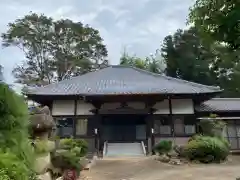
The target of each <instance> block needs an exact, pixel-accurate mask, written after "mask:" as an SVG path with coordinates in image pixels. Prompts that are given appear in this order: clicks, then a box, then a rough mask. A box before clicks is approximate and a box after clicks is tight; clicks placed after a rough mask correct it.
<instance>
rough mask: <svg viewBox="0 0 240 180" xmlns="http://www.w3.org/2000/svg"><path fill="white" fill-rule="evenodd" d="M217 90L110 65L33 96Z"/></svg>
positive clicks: (216, 90) (206, 91)
mask: <svg viewBox="0 0 240 180" xmlns="http://www.w3.org/2000/svg"><path fill="white" fill-rule="evenodd" d="M219 91H221V90H220V88H219V87H214V86H205V85H202V84H197V83H193V82H189V81H185V80H180V79H176V78H172V77H168V76H165V75H160V74H155V73H151V72H148V71H145V70H141V69H138V68H134V67H126V66H120V65H118V66H110V67H107V68H104V69H101V70H98V71H95V72H89V73H87V74H84V75H81V76H77V77H73V78H71V79H69V80H63V81H61V82H58V83H55V84H50V85H47V86H44V87H40V88H36V89H34V90H33V91H31V92H29V94H34V95H86V96H87V95H117V94H118V95H119V94H199V93H214V92H219Z"/></svg>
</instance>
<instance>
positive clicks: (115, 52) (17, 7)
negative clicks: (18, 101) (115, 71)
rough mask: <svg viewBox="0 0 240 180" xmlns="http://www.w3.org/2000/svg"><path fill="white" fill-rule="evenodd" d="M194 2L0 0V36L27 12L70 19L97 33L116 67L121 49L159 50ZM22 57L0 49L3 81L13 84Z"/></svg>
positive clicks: (145, 53)
mask: <svg viewBox="0 0 240 180" xmlns="http://www.w3.org/2000/svg"><path fill="white" fill-rule="evenodd" d="M193 2H194V0H41V1H39V0H37V1H32V0H1V2H0V17H1V18H0V33H3V32H5V31H6V29H7V24H8V23H9V22H13V21H14V20H15V19H17V18H21V17H23V16H24V15H26V14H28V13H29V12H30V11H32V12H36V13H44V14H45V15H47V16H52V17H53V18H55V19H60V18H70V19H72V20H74V21H81V22H83V23H85V24H89V25H91V26H92V27H94V28H96V29H98V30H99V31H100V35H101V36H102V37H103V39H104V43H105V44H106V45H107V49H108V51H109V57H108V59H109V60H110V63H111V64H118V62H119V57H120V55H121V53H122V52H123V49H124V48H125V49H126V50H127V51H128V52H129V53H130V54H136V55H137V56H140V57H144V56H148V55H149V54H150V53H154V52H155V50H156V49H157V48H160V45H161V43H162V40H163V38H164V37H165V36H167V35H169V34H173V33H174V32H175V31H176V29H178V28H184V27H185V26H186V25H185V23H186V18H187V15H188V9H189V7H190V6H191V5H192V4H193ZM23 60H24V56H23V54H22V53H21V51H19V50H18V49H16V48H7V49H6V48H5V49H3V48H0V64H2V65H3V66H4V77H5V80H6V81H7V82H8V83H13V82H14V78H13V76H12V74H11V71H12V69H13V67H14V66H16V65H17V64H19V63H21V61H23Z"/></svg>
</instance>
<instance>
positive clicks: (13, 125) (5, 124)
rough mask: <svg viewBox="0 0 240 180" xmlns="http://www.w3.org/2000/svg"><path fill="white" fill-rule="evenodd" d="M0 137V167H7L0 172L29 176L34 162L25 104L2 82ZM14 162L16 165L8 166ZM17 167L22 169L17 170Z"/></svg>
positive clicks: (0, 85)
mask: <svg viewBox="0 0 240 180" xmlns="http://www.w3.org/2000/svg"><path fill="white" fill-rule="evenodd" d="M0 137H1V138H0V156H1V157H0V158H1V160H2V161H1V160H0V161H1V163H2V167H1V168H3V169H4V168H5V167H6V168H8V169H4V170H3V171H2V173H4V171H7V172H10V171H11V172H12V173H16V176H19V177H21V176H22V177H23V176H25V175H28V176H29V175H30V173H31V172H32V167H33V163H34V153H33V149H32V147H31V144H30V141H29V139H28V109H27V105H26V104H25V102H24V100H23V99H22V98H21V97H20V96H18V95H17V94H16V93H14V91H13V90H11V89H10V88H9V87H8V86H7V85H5V84H3V83H0ZM5 152H6V153H5ZM7 159H8V160H9V161H8V160H7ZM14 163H16V164H18V165H16V167H15V166H10V165H11V164H12V165H14ZM8 165H9V166H8ZM17 166H19V167H17ZM19 168H23V169H21V170H19ZM18 173H19V174H18ZM11 176H14V175H13V174H11ZM23 179H29V178H27V177H25V178H23Z"/></svg>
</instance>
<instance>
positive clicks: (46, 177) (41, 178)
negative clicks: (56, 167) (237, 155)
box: [38, 172, 52, 180]
mask: <svg viewBox="0 0 240 180" xmlns="http://www.w3.org/2000/svg"><path fill="white" fill-rule="evenodd" d="M38 179H39V180H52V177H51V174H50V173H49V172H47V173H45V174H43V175H39V176H38Z"/></svg>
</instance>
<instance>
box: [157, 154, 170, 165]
mask: <svg viewBox="0 0 240 180" xmlns="http://www.w3.org/2000/svg"><path fill="white" fill-rule="evenodd" d="M158 161H161V162H164V163H168V162H169V161H170V157H168V156H167V155H166V154H163V155H160V156H159V157H158Z"/></svg>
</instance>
